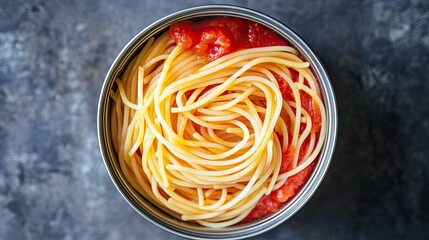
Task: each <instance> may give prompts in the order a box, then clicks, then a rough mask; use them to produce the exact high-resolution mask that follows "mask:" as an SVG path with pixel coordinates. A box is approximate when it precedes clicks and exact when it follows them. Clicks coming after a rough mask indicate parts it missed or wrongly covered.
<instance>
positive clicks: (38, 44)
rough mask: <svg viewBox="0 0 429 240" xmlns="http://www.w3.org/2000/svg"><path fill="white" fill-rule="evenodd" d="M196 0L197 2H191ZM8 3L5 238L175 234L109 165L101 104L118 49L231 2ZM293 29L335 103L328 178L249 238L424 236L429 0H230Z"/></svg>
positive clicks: (0, 235) (0, 79) (2, 34)
mask: <svg viewBox="0 0 429 240" xmlns="http://www.w3.org/2000/svg"><path fill="white" fill-rule="evenodd" d="M195 2H196V1H195ZM195 2H194V1H164V0H156V1H154V0H144V1H143V0H140V1H130V0H126V1H114V0H109V1H101V0H100V1H88V2H87V3H85V2H83V1H63V2H61V3H60V1H55V2H54V1H52V2H51V1H5V0H2V1H1V2H0V239H1V240H3V239H153V240H156V239H176V237H175V236H173V235H171V234H169V233H167V232H165V231H163V230H160V229H158V228H157V227H155V226H153V225H152V224H150V223H149V222H147V221H146V220H144V219H143V218H142V217H140V216H139V215H138V214H137V213H136V212H134V210H132V209H131V207H130V206H128V204H127V203H126V202H125V200H124V199H122V197H121V196H120V194H119V193H118V191H117V190H116V189H115V187H114V185H113V184H112V182H111V180H110V179H109V176H108V174H107V171H106V169H105V167H104V165H103V162H102V159H101V156H100V152H99V148H98V142H97V133H96V110H97V100H98V95H99V92H100V89H101V85H102V81H103V78H104V76H105V74H106V72H107V70H108V68H109V66H110V64H111V63H112V62H113V60H114V58H115V56H116V55H117V54H118V53H119V51H120V50H121V48H122V47H123V46H124V45H125V44H126V43H127V41H128V40H129V39H131V38H132V37H133V36H134V35H135V34H136V33H138V32H139V31H140V30H141V29H143V28H144V27H146V26H147V25H148V24H150V23H151V22H152V21H154V20H156V19H158V18H160V17H162V16H165V15H166V14H169V13H172V12H175V11H177V10H179V9H182V8H185V7H188V6H194V5H197V4H203V3H224V2H226V1H198V3H195ZM228 3H233V4H236V5H241V6H247V7H250V8H253V9H256V10H259V11H262V12H264V13H266V14H269V15H271V16H273V17H275V18H277V19H279V20H280V21H282V22H283V23H285V24H287V25H288V26H290V27H292V28H293V29H294V30H295V31H297V32H298V34H300V35H301V36H302V37H303V38H304V39H305V40H306V41H307V42H308V44H309V45H310V46H311V47H312V48H313V50H314V51H315V52H316V53H317V54H318V56H319V57H320V59H321V60H322V62H323V63H324V64H325V66H326V68H327V70H328V72H329V74H330V76H331V79H332V84H333V86H334V89H335V91H336V94H337V101H338V105H339V120H340V124H339V126H340V127H339V136H338V137H339V138H338V144H337V148H336V152H335V156H334V159H333V161H332V164H331V168H330V169H329V171H328V173H327V176H326V178H325V179H324V181H323V183H322V185H321V186H320V188H319V190H318V191H317V192H316V194H315V195H314V197H313V198H312V199H311V200H310V201H309V202H308V204H307V205H306V206H305V207H304V208H303V209H302V210H301V211H300V212H299V213H298V214H296V215H295V216H294V217H293V218H291V219H290V221H287V222H286V223H284V224H282V225H280V226H279V227H277V228H275V229H274V230H272V231H270V232H268V233H265V234H263V235H260V236H258V237H256V238H255V239H270V240H271V239H424V238H425V237H426V239H427V237H428V235H429V234H428V233H427V230H428V229H429V161H428V159H429V147H428V144H429V119H428V115H429V98H428V97H427V96H428V94H429V77H428V74H427V70H428V67H429V59H428V58H429V50H428V49H429V27H428V22H429V1H425V0H414V1H402V0H396V1H346V0H331V1H325V0H318V1H302V0H294V1H292V0H291V1H281V0H278V1H257V0H249V1H229V2H228Z"/></svg>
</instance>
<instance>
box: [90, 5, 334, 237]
mask: <svg viewBox="0 0 429 240" xmlns="http://www.w3.org/2000/svg"><path fill="white" fill-rule="evenodd" d="M219 15H222V16H232V17H239V18H245V19H249V20H252V21H255V22H258V23H261V24H263V25H265V26H267V27H269V28H271V29H272V30H274V31H275V32H277V33H278V34H279V35H281V36H282V37H283V38H285V39H286V40H287V41H288V42H289V43H290V44H291V45H293V46H294V47H295V48H296V49H297V50H298V51H299V52H300V54H301V55H303V57H304V58H306V60H307V61H309V62H310V65H311V66H312V71H313V73H314V74H315V75H316V78H317V80H318V82H319V85H320V88H321V93H322V97H323V98H324V99H323V100H324V102H325V104H326V113H327V126H328V127H327V135H326V139H325V143H324V146H323V148H322V150H321V153H320V154H319V158H318V162H317V165H316V167H315V169H314V170H313V173H312V175H311V177H310V178H309V179H308V181H307V182H306V184H305V185H304V186H303V187H302V188H301V190H300V191H299V193H298V194H297V195H296V196H295V197H294V198H293V199H292V200H291V201H289V202H288V203H286V204H284V206H283V207H282V208H281V209H279V210H278V211H277V212H276V213H273V214H271V215H269V216H267V217H265V218H262V219H260V220H255V221H252V222H250V223H246V224H240V225H233V226H231V227H228V228H224V229H210V228H205V227H201V226H193V225H191V224H189V223H184V222H181V221H179V220H176V219H172V217H169V216H166V213H164V212H162V211H161V210H159V209H157V208H156V207H154V206H153V205H152V206H151V204H150V203H148V202H144V200H142V197H141V196H139V194H138V193H137V192H136V191H135V190H134V189H132V188H131V186H129V184H128V183H127V182H126V180H125V178H124V177H123V176H121V175H122V173H120V172H119V171H118V166H117V165H118V164H117V163H115V162H117V160H115V153H114V152H113V151H112V149H113V147H112V144H111V139H110V130H109V129H108V126H109V125H108V123H107V122H108V118H109V116H108V114H109V113H110V111H109V108H110V104H109V102H111V100H110V96H109V92H110V90H111V88H112V86H113V82H114V80H115V78H116V76H118V75H119V74H120V73H121V72H122V70H123V68H124V67H125V66H126V65H127V64H128V63H129V61H130V59H131V58H132V57H133V55H135V53H136V51H137V50H138V49H139V48H140V47H141V46H142V44H143V43H144V42H146V41H147V40H148V39H149V37H151V36H153V35H154V34H155V33H159V32H160V31H165V30H166V28H167V27H168V26H169V25H170V24H171V23H172V22H176V21H183V20H187V19H191V18H192V19H194V18H199V17H212V16H219ZM337 122H338V112H337V106H336V100H335V94H334V91H333V88H332V85H331V82H330V79H329V77H328V75H327V73H326V70H325V68H324V67H323V65H322V64H321V62H320V60H319V59H318V58H317V57H316V55H315V54H314V53H313V51H312V50H311V49H310V47H309V46H308V45H307V44H306V43H305V42H304V41H303V40H302V39H301V38H300V37H299V36H298V34H296V33H295V32H294V31H293V30H292V29H290V28H289V27H287V26H286V25H284V24H283V23H281V22H279V21H278V20H276V19H274V18H272V17H269V16H267V15H265V14H263V13H260V12H258V11H255V10H251V9H248V8H244V7H239V6H233V5H202V6H197V7H191V8H186V9H183V10H180V11H178V12H175V13H172V14H169V15H167V16H165V17H163V18H161V19H159V20H157V21H155V22H154V23H152V24H150V25H149V26H147V27H146V28H144V29H143V30H142V31H140V32H139V33H138V34H137V35H135V36H134V37H133V38H132V39H131V40H130V41H129V42H128V43H127V44H126V45H125V47H124V48H123V49H122V50H121V52H120V53H119V54H118V56H117V57H116V59H115V60H114V62H113V63H112V65H111V67H110V69H109V71H108V73H107V75H106V77H105V79H104V83H103V86H102V89H101V93H100V98H99V102H98V112H97V131H98V141H99V147H100V151H101V154H102V158H103V162H104V165H105V167H106V169H107V171H108V173H109V176H110V178H111V179H112V182H113V183H114V185H115V186H116V188H117V189H118V191H119V192H120V194H121V195H122V197H124V199H125V200H126V201H127V202H128V203H129V204H130V206H131V207H132V208H133V209H134V210H135V211H137V212H138V213H139V214H140V215H141V216H143V217H144V218H145V219H146V220H148V221H149V222H151V223H153V224H154V225H156V226H158V227H160V228H162V229H164V230H166V231H168V232H170V233H173V234H175V235H178V236H181V237H186V238H192V239H213V238H222V239H226V238H228V239H243V238H248V237H252V236H255V235H258V234H261V233H263V232H266V231H269V230H271V229H273V228H275V227H277V226H278V225H280V224H281V223H283V222H285V221H286V220H287V219H289V218H290V217H292V216H293V215H294V214H295V213H296V212H297V211H298V210H299V209H301V208H302V207H303V206H304V205H305V204H306V203H307V202H308V200H309V199H310V198H311V197H312V195H313V194H314V192H315V191H316V189H317V188H318V186H319V185H320V183H321V181H322V180H323V178H324V176H325V174H326V171H327V169H328V167H329V165H330V161H331V159H332V156H333V153H334V149H335V144H336V139H337V129H338V124H337ZM168 218H169V219H168ZM188 225H190V226H188ZM185 227H186V228H185Z"/></svg>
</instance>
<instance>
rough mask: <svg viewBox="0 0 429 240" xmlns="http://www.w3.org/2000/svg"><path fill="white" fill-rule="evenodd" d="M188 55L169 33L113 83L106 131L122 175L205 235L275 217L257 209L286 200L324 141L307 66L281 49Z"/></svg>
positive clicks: (285, 48)
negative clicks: (291, 185) (200, 227)
mask: <svg viewBox="0 0 429 240" xmlns="http://www.w3.org/2000/svg"><path fill="white" fill-rule="evenodd" d="M175 40H176V41H175ZM194 45H195V46H196V44H194ZM191 47H192V45H188V46H185V45H183V44H180V43H179V44H177V39H172V38H171V37H170V36H169V33H168V32H167V33H164V34H163V35H161V36H160V37H158V38H157V39H154V38H152V39H150V40H149V41H147V43H146V45H145V46H144V48H143V49H142V50H141V52H140V53H139V54H138V55H137V56H136V57H135V58H134V59H133V60H132V61H131V63H130V64H129V65H128V67H127V68H126V70H125V72H124V73H123V75H122V76H121V77H120V78H117V80H116V85H117V90H116V91H112V93H111V95H112V98H113V100H114V106H113V111H112V115H111V123H112V124H111V129H112V138H113V145H114V148H115V150H116V152H117V153H118V159H119V163H120V167H121V170H122V171H123V174H124V175H125V177H126V178H127V180H128V181H129V183H130V184H131V185H132V187H133V188H135V189H136V190H137V191H138V192H139V193H140V194H142V195H143V196H144V197H145V198H146V199H148V200H150V202H152V203H154V204H155V205H157V206H158V207H159V208H161V209H163V210H164V211H166V212H168V213H169V214H171V215H173V216H175V217H176V218H179V219H182V220H184V221H195V222H197V223H199V224H201V225H203V226H207V227H214V228H219V227H226V226H230V225H233V224H235V223H238V222H240V221H243V220H244V221H246V220H252V219H255V218H258V217H261V216H262V215H265V214H267V213H269V212H272V211H275V210H277V209H274V210H267V209H265V208H261V204H262V203H263V202H264V201H267V199H271V200H272V201H274V200H275V201H276V202H277V203H278V204H281V203H283V202H285V201H286V200H287V198H288V197H285V192H281V191H282V189H284V188H285V186H287V182H288V181H290V180H291V179H292V180H293V177H294V176H298V174H300V173H301V174H302V173H303V172H305V171H307V172H309V173H311V171H312V169H309V168H310V167H311V166H314V163H315V159H316V157H317V155H318V153H319V152H320V150H321V148H322V145H323V142H324V138H325V131H326V126H325V125H326V119H325V118H326V117H325V110H324V106H323V102H322V100H321V97H320V91H319V88H318V84H317V82H316V80H315V77H314V75H313V73H312V72H311V70H310V69H309V63H307V62H304V61H302V60H301V59H300V58H299V55H298V52H297V51H296V50H295V49H294V48H293V47H290V46H284V45H283V46H282V45H280V46H262V47H255V48H246V49H238V50H234V51H232V52H229V53H227V54H223V55H217V56H216V57H213V58H211V59H208V58H204V57H202V56H201V54H196V52H195V50H193V49H192V48H191ZM303 170H304V171H303ZM297 173H298V174H297ZM307 175H308V174H307ZM307 178H308V176H307ZM304 182H305V181H304ZM294 184H295V185H297V182H294ZM302 184H303V183H301V185H302ZM298 187H299V186H298ZM289 190H290V189H289ZM296 191H297V189H295V192H296ZM274 193H275V194H277V195H276V196H277V198H276V196H274V195H273V194H274ZM279 194H280V195H281V196H280V197H278V196H279ZM289 195H290V194H289ZM289 197H291V196H289ZM273 199H274V200H273ZM255 209H257V210H258V211H255ZM261 209H265V210H264V211H261ZM252 210H253V211H252Z"/></svg>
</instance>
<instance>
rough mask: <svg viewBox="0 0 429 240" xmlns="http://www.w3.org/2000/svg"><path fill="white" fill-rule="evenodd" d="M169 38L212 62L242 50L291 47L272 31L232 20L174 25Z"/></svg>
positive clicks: (225, 18) (260, 26)
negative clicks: (280, 46)
mask: <svg viewBox="0 0 429 240" xmlns="http://www.w3.org/2000/svg"><path fill="white" fill-rule="evenodd" d="M170 36H171V38H172V39H174V40H175V41H176V44H178V45H182V46H183V48H184V49H185V50H188V49H193V50H194V51H195V52H196V54H197V55H199V56H200V57H202V58H203V59H206V60H208V61H210V62H211V61H214V60H216V59H218V58H220V57H222V56H225V55H227V54H229V53H232V52H234V51H237V50H241V49H248V48H256V47H268V46H279V45H284V46H286V45H288V44H287V42H286V41H285V40H283V39H282V38H281V37H279V36H278V35H277V34H276V33H275V32H273V31H272V30H270V29H269V28H267V27H265V26H263V25H261V24H259V23H255V22H252V21H249V20H245V19H239V18H232V17H217V18H213V19H209V20H205V21H201V22H179V23H174V24H172V25H171V27H170Z"/></svg>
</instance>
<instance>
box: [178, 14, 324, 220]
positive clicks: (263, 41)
mask: <svg viewBox="0 0 429 240" xmlns="http://www.w3.org/2000/svg"><path fill="white" fill-rule="evenodd" d="M170 36H171V38H172V39H174V40H175V41H176V44H178V45H181V46H182V47H183V48H184V49H185V50H189V49H192V50H193V51H195V53H196V54H197V55H198V56H199V57H201V58H202V59H203V60H204V61H208V62H211V61H214V60H216V59H218V58H220V57H222V56H225V55H227V54H229V53H232V52H234V51H238V50H241V49H248V48H256V47H268V46H279V45H282V46H288V43H287V42H286V41H285V40H284V39H282V38H281V37H280V36H279V35H277V34H276V33H275V32H273V31H272V30H270V29H268V28H267V27H265V26H263V25H261V24H258V23H256V22H252V21H249V20H244V19H238V18H232V17H217V18H213V19H209V20H205V21H201V22H178V23H174V24H172V26H171V27H170ZM290 71H291V74H292V81H294V82H297V81H298V73H297V72H296V71H295V70H293V69H290ZM276 77H277V81H278V83H279V87H280V91H281V92H282V95H283V98H284V99H285V100H291V101H294V97H293V94H292V90H291V88H290V87H289V85H288V84H287V83H286V82H285V80H284V79H283V78H282V77H280V76H276ZM304 82H305V81H304ZM300 98H301V104H302V107H303V108H304V109H305V110H306V111H307V112H308V113H309V114H310V117H311V119H312V122H313V126H312V129H311V131H313V132H318V131H320V126H321V115H320V111H319V109H318V107H317V105H316V104H315V103H314V102H313V100H312V98H311V97H310V96H309V95H308V94H306V93H305V92H304V91H300ZM304 128H305V125H304V124H302V126H301V129H300V131H303V130H304ZM288 137H289V138H291V136H288ZM307 148H308V142H307V141H304V143H303V145H302V147H301V149H300V153H299V158H298V162H301V161H303V157H304V154H305V151H306V150H307ZM294 152H295V149H293V147H292V146H290V147H289V148H288V149H287V150H286V151H285V153H284V155H283V158H282V165H281V169H280V173H284V172H286V171H288V170H290V169H291V168H292V164H291V163H292V159H293V155H294ZM315 164H316V161H313V162H312V163H311V164H310V165H309V166H308V167H306V168H305V169H303V170H302V171H300V172H299V173H297V174H295V175H293V176H291V177H289V178H288V179H287V180H286V182H285V184H284V185H283V186H282V187H280V188H279V189H277V190H275V191H273V192H272V193H271V194H270V195H268V196H263V197H262V198H261V200H260V201H259V202H258V204H257V205H256V207H255V208H254V209H253V210H252V211H251V212H250V214H249V215H248V216H247V217H246V218H245V219H243V222H247V221H251V220H254V219H258V218H261V217H263V216H265V215H267V214H269V213H273V212H276V211H277V210H278V209H279V208H280V207H281V206H282V205H283V203H285V202H286V201H288V200H290V199H291V198H293V197H294V196H295V195H296V194H297V193H298V191H299V190H300V188H301V187H302V185H303V184H304V183H305V182H306V181H307V180H308V178H309V177H310V176H311V173H312V172H313V169H314V167H315Z"/></svg>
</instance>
